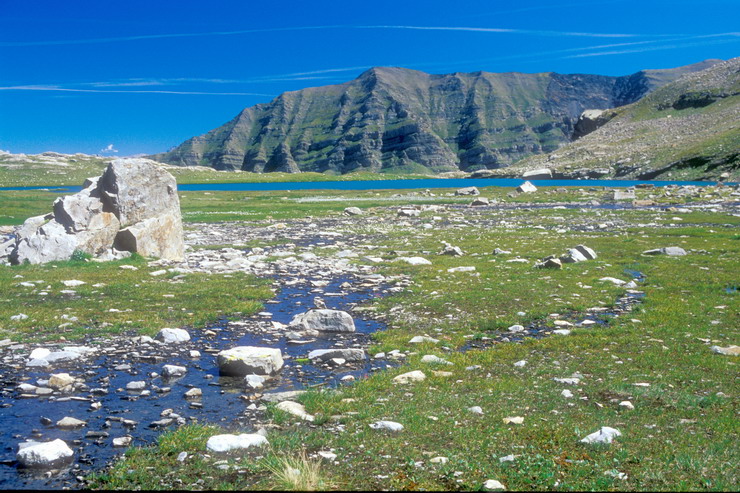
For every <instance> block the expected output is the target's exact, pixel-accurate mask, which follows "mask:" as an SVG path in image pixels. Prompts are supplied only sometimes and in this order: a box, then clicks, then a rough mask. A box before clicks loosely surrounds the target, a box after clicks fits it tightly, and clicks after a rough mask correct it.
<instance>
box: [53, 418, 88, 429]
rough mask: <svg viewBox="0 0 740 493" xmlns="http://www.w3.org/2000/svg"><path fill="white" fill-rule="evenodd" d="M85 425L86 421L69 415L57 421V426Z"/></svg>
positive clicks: (77, 426) (74, 426) (80, 426)
mask: <svg viewBox="0 0 740 493" xmlns="http://www.w3.org/2000/svg"><path fill="white" fill-rule="evenodd" d="M86 425H87V421H82V420H81V419H77V418H71V417H69V416H65V417H64V418H62V419H60V420H59V421H57V427H58V428H82V427H83V426H86Z"/></svg>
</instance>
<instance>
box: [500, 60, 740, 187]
mask: <svg viewBox="0 0 740 493" xmlns="http://www.w3.org/2000/svg"><path fill="white" fill-rule="evenodd" d="M584 116H585V118H583V119H582V120H581V122H579V123H578V124H577V128H576V129H577V130H578V129H580V128H583V131H582V132H581V133H582V134H586V135H585V136H583V137H582V138H579V139H578V140H576V141H575V142H572V143H570V144H568V145H566V146H564V147H562V148H561V149H558V150H557V152H555V153H550V154H547V155H540V156H533V157H530V158H528V159H525V160H523V161H521V162H519V163H517V164H516V165H515V166H513V167H512V168H509V169H507V170H501V171H503V172H505V173H506V174H507V175H509V176H520V175H521V173H523V172H526V171H529V170H534V169H539V168H549V169H551V170H552V172H553V175H554V176H555V177H561V178H583V177H591V178H594V177H613V178H636V179H654V178H655V179H674V180H676V179H681V180H686V179H722V180H732V181H739V180H740V58H733V59H731V60H728V61H725V62H722V63H718V64H715V65H713V66H712V67H710V68H708V69H706V70H703V71H701V72H696V73H692V74H687V75H685V76H684V77H681V78H680V79H678V80H676V81H675V82H672V83H669V84H666V85H665V86H663V87H661V88H660V89H657V90H656V91H654V92H652V93H651V94H649V95H647V96H645V97H644V98H642V99H640V100H639V101H638V102H636V103H633V104H630V105H627V106H624V107H621V108H616V109H613V110H608V111H604V112H587V114H586V115H584ZM589 131H590V133H589Z"/></svg>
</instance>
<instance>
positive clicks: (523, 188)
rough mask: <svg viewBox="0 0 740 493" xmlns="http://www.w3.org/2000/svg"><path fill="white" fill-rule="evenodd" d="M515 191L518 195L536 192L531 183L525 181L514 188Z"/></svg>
mask: <svg viewBox="0 0 740 493" xmlns="http://www.w3.org/2000/svg"><path fill="white" fill-rule="evenodd" d="M516 191H517V192H519V193H532V192H536V191H537V187H535V186H534V185H532V183H530V182H528V181H525V182H524V183H522V184H521V185H519V186H518V187H516Z"/></svg>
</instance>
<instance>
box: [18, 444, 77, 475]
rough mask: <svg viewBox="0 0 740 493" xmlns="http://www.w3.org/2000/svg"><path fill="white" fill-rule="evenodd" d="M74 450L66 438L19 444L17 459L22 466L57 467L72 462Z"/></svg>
mask: <svg viewBox="0 0 740 493" xmlns="http://www.w3.org/2000/svg"><path fill="white" fill-rule="evenodd" d="M73 457H74V452H73V451H72V449H71V448H69V446H68V445H67V443H66V442H65V441H64V440H60V439H56V440H53V441H51V442H35V441H27V442H24V443H20V444H18V453H17V454H16V460H17V461H18V463H19V464H20V465H21V466H22V467H28V468H55V467H59V466H63V465H65V464H68V463H70V462H72V458H73Z"/></svg>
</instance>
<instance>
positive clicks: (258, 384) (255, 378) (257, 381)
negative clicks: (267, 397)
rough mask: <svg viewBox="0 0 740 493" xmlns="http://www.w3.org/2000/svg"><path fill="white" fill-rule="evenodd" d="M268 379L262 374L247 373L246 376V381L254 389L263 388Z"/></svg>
mask: <svg viewBox="0 0 740 493" xmlns="http://www.w3.org/2000/svg"><path fill="white" fill-rule="evenodd" d="M266 380H267V379H266V378H265V377H263V376H261V375H247V376H246V377H244V383H246V384H247V387H248V388H250V389H254V390H257V389H261V388H262V387H263V386H264V384H265V381H266Z"/></svg>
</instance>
